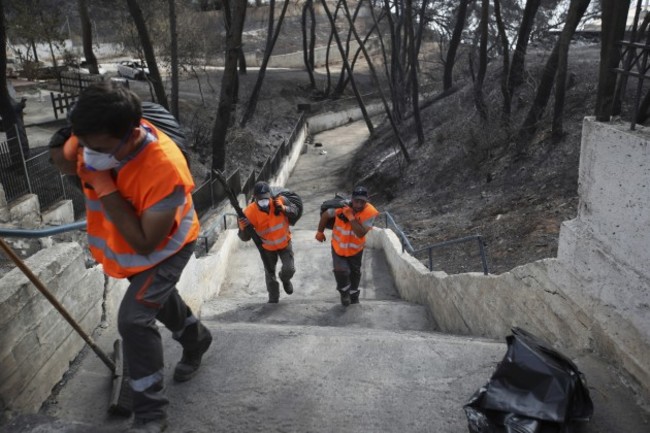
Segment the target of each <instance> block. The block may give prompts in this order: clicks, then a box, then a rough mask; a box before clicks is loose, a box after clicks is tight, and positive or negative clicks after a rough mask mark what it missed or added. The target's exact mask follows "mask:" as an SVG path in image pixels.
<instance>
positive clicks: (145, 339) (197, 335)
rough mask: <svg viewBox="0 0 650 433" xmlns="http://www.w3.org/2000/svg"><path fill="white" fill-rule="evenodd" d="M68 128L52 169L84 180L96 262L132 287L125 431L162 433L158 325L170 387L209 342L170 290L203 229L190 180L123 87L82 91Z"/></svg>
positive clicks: (122, 319)
mask: <svg viewBox="0 0 650 433" xmlns="http://www.w3.org/2000/svg"><path fill="white" fill-rule="evenodd" d="M70 126H71V131H70V132H71V133H72V135H70V136H69V137H68V134H63V136H57V137H53V139H52V140H51V142H50V155H51V157H52V161H53V162H54V164H55V165H56V166H57V167H58V168H59V169H60V170H61V171H62V172H64V173H67V174H76V175H77V176H78V177H79V178H80V180H81V183H82V186H83V192H84V195H85V198H86V220H87V232H88V246H89V248H90V252H91V253H92V255H93V257H94V258H95V260H97V262H99V263H101V264H102V266H103V270H104V272H105V273H106V274H107V275H109V276H111V277H114V278H126V279H127V280H128V281H129V286H128V288H127V290H126V293H125V294H124V297H123V299H122V302H121V304H120V308H119V312H118V329H119V332H120V335H121V336H122V340H123V347H124V354H125V357H126V362H127V364H128V367H129V372H130V376H131V377H130V380H129V383H130V385H131V388H132V389H133V413H134V419H133V426H132V428H131V429H130V430H128V431H129V432H134V433H135V432H161V431H164V430H165V429H166V428H167V420H166V410H167V406H168V404H169V402H168V400H167V398H166V397H165V394H164V386H163V385H164V383H163V382H164V381H163V379H164V376H165V363H164V359H163V346H162V340H161V336H160V333H159V331H158V326H157V325H156V320H158V321H160V322H161V323H162V324H164V325H165V327H167V328H168V329H169V330H170V331H171V332H172V337H173V338H174V339H175V340H177V341H178V342H179V343H180V344H181V346H182V347H183V356H182V359H181V361H180V362H179V363H178V364H176V368H175V370H174V380H175V381H177V382H184V381H187V380H190V379H191V378H192V377H194V376H195V375H196V373H197V372H198V369H199V366H200V365H201V358H202V357H203V355H204V353H205V352H206V351H207V350H208V348H209V347H210V344H211V342H212V336H211V334H210V331H209V330H208V329H207V328H206V327H205V326H204V325H203V324H202V323H201V321H199V319H198V318H197V317H196V316H195V315H194V314H193V313H192V310H191V309H190V307H188V306H187V305H186V304H185V302H184V301H183V299H182V298H181V296H180V294H179V293H178V290H177V289H176V283H177V282H178V280H179V278H180V276H181V273H182V271H183V269H184V268H185V266H186V265H187V263H188V261H189V260H190V257H191V256H192V255H193V254H194V245H195V243H196V239H197V237H198V234H199V229H200V227H199V220H198V217H197V215H196V212H195V210H194V204H193V202H192V190H193V189H194V181H193V179H192V174H191V173H190V170H189V168H188V166H187V161H186V160H185V157H184V155H183V153H182V152H181V150H180V149H179V148H178V146H177V145H176V143H174V142H173V141H172V139H171V138H170V137H169V136H167V135H166V134H165V133H164V132H162V131H160V130H159V129H157V128H156V127H155V126H153V125H152V124H151V123H149V122H147V121H146V120H144V119H143V118H142V105H141V102H140V99H139V98H138V96H137V95H136V94H134V93H133V92H131V91H130V90H128V89H126V88H125V87H123V86H120V85H115V84H114V83H110V82H103V83H99V84H94V85H92V86H89V87H88V88H86V89H84V91H83V92H82V93H81V94H80V95H79V99H78V101H77V104H76V105H75V108H74V109H73V110H72V112H71V113H70Z"/></svg>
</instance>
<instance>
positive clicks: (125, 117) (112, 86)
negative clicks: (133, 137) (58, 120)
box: [70, 81, 142, 139]
mask: <svg viewBox="0 0 650 433" xmlns="http://www.w3.org/2000/svg"><path fill="white" fill-rule="evenodd" d="M141 118H142V104H141V102H140V98H138V96H137V95H136V94H135V93H133V92H131V91H130V90H129V89H127V88H126V87H124V86H123V85H121V84H118V83H112V82H110V81H103V82H101V83H97V84H93V85H91V86H89V87H87V88H86V89H84V90H83V91H82V92H81V94H80V95H79V99H77V102H76V104H75V106H74V108H73V109H72V111H71V112H70V123H71V124H72V132H73V133H74V134H75V135H79V136H84V135H88V134H109V135H110V136H112V137H115V138H120V139H121V138H122V137H124V136H125V135H126V134H127V133H128V132H129V130H130V129H132V128H135V127H136V126H137V125H138V124H139V123H140V119H141Z"/></svg>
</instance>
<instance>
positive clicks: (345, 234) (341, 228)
mask: <svg viewBox="0 0 650 433" xmlns="http://www.w3.org/2000/svg"><path fill="white" fill-rule="evenodd" d="M342 213H343V208H338V209H336V211H335V212H334V228H333V229H332V247H333V248H334V251H335V252H336V254H338V255H339V256H343V257H351V256H354V255H356V254H359V253H360V252H361V251H362V250H363V247H364V245H365V244H366V237H365V236H364V237H362V238H359V237H358V236H357V235H356V234H354V231H353V230H352V223H351V222H349V221H348V222H343V220H342V219H341V218H339V215H341V214H342ZM377 215H379V211H377V209H375V207H374V206H373V205H371V204H370V203H366V206H365V207H364V208H363V210H362V211H361V212H359V213H357V214H355V215H354V216H355V218H356V219H357V221H359V223H361V225H363V223H364V222H365V221H367V220H369V219H371V218H374V217H376V216H377Z"/></svg>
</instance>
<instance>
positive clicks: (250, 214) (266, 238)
mask: <svg viewBox="0 0 650 433" xmlns="http://www.w3.org/2000/svg"><path fill="white" fill-rule="evenodd" d="M244 214H245V215H246V218H248V220H249V221H250V223H251V224H252V226H253V228H254V229H255V232H256V233H257V234H258V236H259V237H260V239H262V247H263V248H264V249H265V250H268V251H277V250H281V249H283V248H286V246H287V245H289V241H290V240H291V231H290V230H289V219H288V218H287V216H286V215H285V214H284V213H280V214H279V215H275V204H274V203H273V201H271V203H270V204H269V212H268V213H266V212H263V211H261V210H260V209H259V208H258V207H257V203H251V204H249V205H248V206H246V209H244Z"/></svg>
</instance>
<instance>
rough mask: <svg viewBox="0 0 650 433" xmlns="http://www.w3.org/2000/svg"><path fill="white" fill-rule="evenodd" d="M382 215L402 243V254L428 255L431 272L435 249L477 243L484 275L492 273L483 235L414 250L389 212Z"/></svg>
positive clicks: (387, 225)
mask: <svg viewBox="0 0 650 433" xmlns="http://www.w3.org/2000/svg"><path fill="white" fill-rule="evenodd" d="M382 215H384V218H385V224H386V228H390V229H391V230H393V232H395V234H396V235H397V237H398V238H399V239H400V243H401V244H402V252H407V253H409V254H410V255H412V256H413V257H416V256H417V255H419V254H421V253H423V252H426V253H427V255H428V266H427V268H428V269H429V270H430V271H433V250H435V249H440V248H445V247H449V246H452V245H458V244H461V243H467V242H477V243H478V250H479V255H480V257H481V266H482V268H483V274H484V275H488V273H489V272H490V270H489V268H488V263H487V253H486V251H485V246H486V243H485V240H484V239H483V237H482V236H481V235H472V236H465V237H462V238H457V239H450V240H448V241H444V242H438V243H435V244H433V245H429V246H426V247H424V248H420V249H417V250H416V249H414V248H413V246H412V245H411V242H410V241H409V240H408V238H407V237H406V234H405V233H404V231H403V230H402V229H401V228H400V227H399V226H398V225H397V223H396V222H395V219H394V218H393V216H392V215H391V214H390V213H389V212H382Z"/></svg>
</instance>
